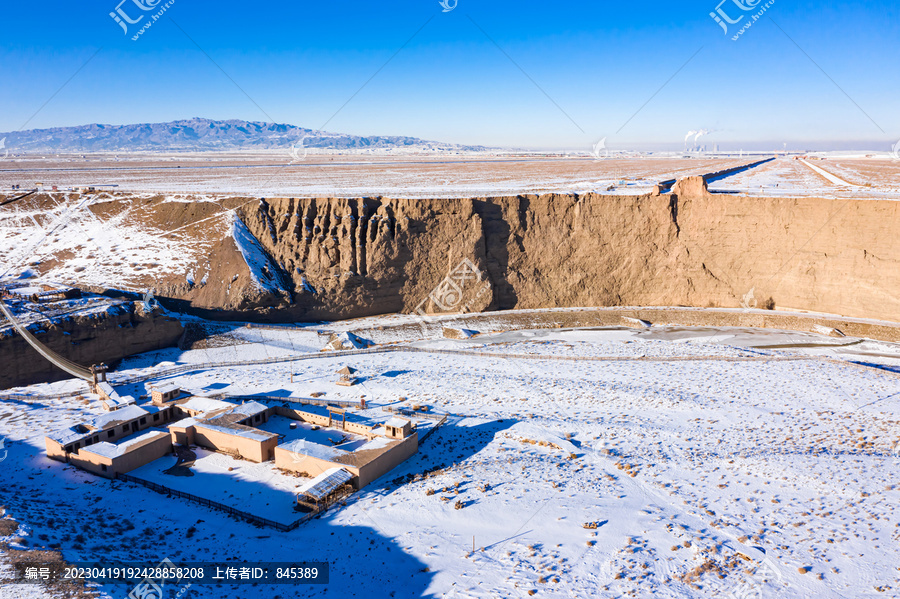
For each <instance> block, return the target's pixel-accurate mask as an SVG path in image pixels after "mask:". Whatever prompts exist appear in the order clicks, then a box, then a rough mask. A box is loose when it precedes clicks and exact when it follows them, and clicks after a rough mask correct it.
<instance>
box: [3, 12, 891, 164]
mask: <svg viewBox="0 0 900 599" xmlns="http://www.w3.org/2000/svg"><path fill="white" fill-rule="evenodd" d="M134 1H135V0H126V2H125V3H124V4H123V5H122V8H123V10H125V11H126V13H127V14H129V15H131V17H132V18H136V17H137V16H138V15H141V14H145V15H150V14H153V13H152V12H146V13H143V12H141V11H140V10H139V9H138V8H136V6H135V5H134V4H133V2H134ZM137 1H142V0H137ZM143 1H145V2H146V1H147V0H143ZM149 1H150V3H151V4H152V3H153V2H155V1H157V0H149ZM735 1H736V0H727V2H726V3H725V4H724V5H722V7H723V10H725V11H726V13H727V14H729V15H730V16H731V18H737V16H739V15H741V14H744V15H751V14H753V13H752V12H746V13H742V12H741V10H740V9H739V8H737V7H736V5H735V4H734V2H735ZM738 1H741V0H738ZM743 1H745V2H746V1H747V0H743ZM749 1H750V2H751V3H752V2H754V1H755V0H749ZM117 3H118V0H101V1H99V2H95V1H90V2H65V3H63V2H56V1H50V0H39V1H38V2H34V3H31V2H29V3H25V2H5V3H4V4H3V6H2V7H0V33H2V42H0V57H2V58H0V77H2V79H0V81H2V82H3V88H4V89H3V93H2V95H0V131H15V130H18V129H20V128H21V127H22V126H23V124H25V123H26V122H28V124H27V126H26V128H28V129H31V128H45V127H52V126H65V125H79V124H87V123H109V124H125V123H139V122H161V121H169V120H175V119H179V118H189V117H193V116H203V117H209V118H215V119H226V118H240V119H247V120H261V121H268V120H274V121H276V122H285V123H291V124H295V125H300V126H304V127H311V128H320V127H322V126H323V125H326V123H327V126H326V127H325V128H326V129H327V130H331V131H339V132H345V133H353V134H360V135H411V136H415V137H421V138H426V139H436V140H442V141H449V142H457V143H476V144H487V145H504V146H509V145H514V146H522V147H571V148H585V147H589V146H590V144H591V143H593V142H595V141H597V140H598V139H599V138H601V137H604V136H606V137H608V141H607V144H608V146H610V147H612V148H615V147H625V146H627V145H629V144H631V145H635V146H641V145H647V144H653V143H676V144H678V143H681V141H682V140H683V138H684V135H685V133H686V132H687V131H688V130H692V129H701V128H705V129H710V130H713V131H714V132H713V133H712V134H710V136H709V138H708V143H712V142H714V141H721V142H724V141H727V140H730V141H737V142H748V143H749V142H753V141H760V140H764V141H777V142H779V145H780V142H782V141H784V142H790V143H791V144H794V143H802V142H806V141H816V140H819V141H823V140H879V141H884V142H885V147H884V148H883V149H889V147H890V143H892V142H894V141H896V140H897V139H898V138H900V111H898V110H897V106H898V99H900V60H898V55H900V53H898V49H900V8H898V3H897V2H891V1H887V0H875V1H865V2H864V1H859V2H837V3H834V2H828V3H825V2H804V1H794V0H776V2H775V3H774V4H773V5H772V6H771V7H769V8H768V10H767V12H766V16H764V17H763V18H761V19H760V20H759V21H758V22H756V23H755V24H754V25H753V27H751V28H750V29H749V30H747V31H746V32H745V33H744V34H743V35H742V36H741V37H740V38H739V39H738V40H737V41H732V40H731V35H733V34H735V33H737V30H738V27H739V26H740V25H743V24H744V23H746V22H747V21H748V20H749V16H747V17H746V18H744V19H743V22H742V23H740V24H738V25H732V26H731V31H730V33H729V35H727V36H726V35H725V34H724V33H723V31H722V29H721V28H720V27H719V25H717V24H716V23H715V22H714V21H713V19H712V18H711V17H710V16H709V13H710V12H711V11H713V10H715V8H716V6H717V0H703V1H687V2H657V1H652V0H646V1H643V2H602V1H601V2H536V1H532V0H524V1H521V2H509V1H507V2H499V1H495V0H479V1H478V2H475V1H474V0H459V2H458V5H457V7H456V8H455V9H454V10H452V11H450V12H446V13H444V12H442V9H441V6H440V5H439V4H438V0H417V1H415V2H412V1H405V0H400V1H394V2H355V1H347V2H318V1H317V2H313V1H306V2H284V3H279V2H265V3H263V2H232V1H227V0H221V1H219V2H198V1H192V0H176V2H175V3H174V4H173V5H172V6H171V7H169V8H168V10H167V12H166V14H165V16H163V17H162V18H161V19H160V20H159V21H158V22H156V23H155V24H154V25H153V26H152V27H151V28H150V29H149V30H147V31H146V32H145V33H144V34H143V35H142V36H141V37H140V38H139V39H138V40H137V41H132V40H131V34H134V33H136V31H137V29H138V26H139V25H140V24H139V25H132V26H131V28H132V29H131V34H129V35H127V36H126V35H125V34H124V33H123V31H122V29H121V28H120V27H119V25H117V24H116V23H115V21H113V19H112V18H111V17H110V16H109V13H110V12H111V11H113V10H114V9H115V8H116V6H117ZM162 4H164V1H163V2H161V3H160V4H159V7H157V8H160V7H161V6H162ZM763 4H765V2H760V3H759V5H758V6H757V10H758V9H760V8H761V7H762V5H763ZM146 21H147V18H145V19H144V22H146ZM176 23H177V25H176ZM776 23H777V25H776ZM141 24H143V23H141ZM476 24H477V25H476ZM178 26H180V27H181V28H183V30H184V32H182V31H181V30H180V29H179V27H178ZM479 26H480V27H481V29H483V31H481V30H480V29H479ZM778 26H780V27H781V28H782V29H783V30H784V32H782V31H781V30H780V29H779V27H778ZM420 28H421V30H420ZM419 30H420V31H419ZM417 31H418V34H416V32H417ZM414 34H416V35H415V36H414V37H413V35H414ZM187 36H190V37H191V38H193V40H194V41H195V42H196V44H197V45H199V46H200V48H202V51H201V49H198V47H197V45H195V44H194V43H193V42H192V41H191V40H190V39H189V38H188V37H187ZM788 36H790V38H793V40H794V41H795V42H796V45H795V43H794V42H792V41H791V40H790V39H789V38H788ZM411 37H412V40H411V41H409V43H408V44H407V45H406V46H405V47H403V48H402V49H401V47H402V46H403V45H404V44H405V43H406V42H407V41H408V40H409V39H410V38H411ZM489 38H490V39H489ZM491 39H492V40H493V42H492V41H491ZM494 42H496V44H498V45H499V46H500V47H501V48H502V49H503V51H505V53H506V54H508V57H507V56H506V55H504V53H503V52H502V51H501V50H499V49H498V47H497V46H496V45H495V44H494ZM798 46H799V48H798ZM701 48H702V49H701ZM801 48H802V50H801ZM98 50H99V52H98ZM398 50H399V52H398ZM698 50H699V53H697V52H698ZM95 52H97V54H96V56H95V57H94V58H93V59H92V60H91V61H90V62H88V64H87V65H86V66H84V67H83V68H82V69H81V71H80V72H78V73H77V74H75V73H76V71H78V70H79V68H81V67H82V66H83V65H84V63H85V62H86V61H87V60H88V59H89V58H90V57H91V56H92V55H93V54H94V53H95ZM804 52H805V53H806V54H804ZM395 53H397V54H396V56H395V57H394V58H393V59H392V60H391V61H390V62H388V60H389V59H390V58H391V57H392V56H393V55H394V54H395ZM695 53H697V54H696V56H695V57H694V58H693V60H690V61H689V59H690V58H691V56H692V55H694V54H695ZM807 54H808V56H809V57H807ZM207 55H208V56H207ZM811 59H812V60H814V61H815V62H816V63H818V65H819V66H820V67H821V69H822V70H824V71H825V73H827V76H826V74H825V73H823V72H822V70H820V69H819V68H817V67H816V65H815V64H813V62H812V61H811ZM213 61H215V63H217V64H218V65H219V66H220V67H221V70H220V69H219V68H218V67H217V66H216V64H214V62H213ZM688 61H689V62H688ZM686 62H687V65H686V66H684V67H683V68H682V70H681V71H680V72H678V73H677V74H675V73H676V71H678V70H679V68H681V67H682V66H683V65H685V63H686ZM385 63H387V64H385ZM514 63H515V64H514ZM516 65H518V66H516ZM519 67H521V70H520V68H519ZM379 69H381V70H380V71H379ZM223 71H224V73H223ZM523 71H524V73H523ZM376 72H377V74H376ZM226 73H227V75H226ZM73 74H74V77H73ZM373 75H374V77H373ZM673 75H674V78H672V79H671V81H669V83H668V84H667V85H666V86H665V87H664V88H663V89H662V91H660V92H659V93H658V94H657V95H656V96H655V97H653V99H652V100H651V99H650V98H651V97H652V96H653V95H654V93H655V92H657V90H658V89H659V88H660V87H661V86H663V84H665V83H666V81H667V80H669V79H670V77H672V76H673ZM70 77H71V78H72V79H71V81H70V82H69V83H68V84H67V85H65V87H62V89H61V90H60V87H61V86H63V84H64V83H65V82H66V81H67V80H69V78H70ZM829 77H830V79H829ZM370 78H371V80H370ZM232 80H233V81H232ZM369 80H370V81H369ZM832 80H833V81H834V82H832ZM367 81H369V83H368V84H367V85H365V87H363V85H364V84H365V83H366V82H367ZM238 86H239V87H240V89H239V87H238ZM838 86H839V87H840V88H841V89H843V90H844V92H846V94H847V95H845V94H844V92H842V91H841V89H839V88H838ZM360 88H362V89H361V90H360ZM241 89H243V90H244V91H243V92H242V91H241ZM58 90H59V91H58ZM541 90H543V91H541ZM57 91H58V93H56V92H57ZM244 92H246V94H245V93H244ZM357 92H358V93H357ZM544 92H546V95H545V93H544ZM54 93H56V95H55V96H54ZM354 94H356V95H355V97H354ZM848 95H849V98H848ZM52 96H53V97H52ZM248 96H249V98H248ZM548 96H549V98H548ZM51 97H52V99H50V98H51ZM351 97H352V99H351ZM48 99H50V100H49V102H48ZM251 99H252V100H251ZM851 99H852V100H851ZM348 100H349V102H348ZM648 100H650V101H649V102H648ZM45 102H46V106H44V107H43V108H41V106H42V105H44V103H45ZM854 102H855V104H854ZM345 103H346V105H345ZM645 103H647V104H646V106H644V108H643V109H641V107H642V106H643V105H644V104H645ZM857 105H858V106H857ZM342 106H343V108H342ZM39 109H40V111H39V112H37V114H36V116H34V117H33V118H31V117H32V115H33V114H34V113H35V112H36V111H38V110H39ZM639 109H641V110H640V111H639ZM336 112H337V114H336V115H335V113H336ZM864 112H865V113H867V114H868V117H867V116H866V114H864ZM635 113H637V114H636V115H635ZM869 117H871V119H870V118H869ZM30 118H31V120H30V121H29V119H30ZM629 119H631V120H630V121H629ZM873 121H874V123H873ZM626 122H627V124H626Z"/></svg>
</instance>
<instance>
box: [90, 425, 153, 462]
mask: <svg viewBox="0 0 900 599" xmlns="http://www.w3.org/2000/svg"><path fill="white" fill-rule="evenodd" d="M168 436H169V434H168V433H165V432H163V431H161V430H151V431H147V432H144V433H141V434H140V435H137V436H135V437H131V438H128V439H125V440H124V441H122V442H121V443H118V444H115V445H114V444H112V443H107V442H106V441H102V442H100V443H95V444H93V445H89V446H88V447H84V448H82V449H81V451H84V452H87V453H93V454H95V455H99V456H103V457H105V458H110V459H112V458H117V457H119V456H122V455H125V454H126V453H128V452H129V451H131V450H133V449H136V448H137V446H139V445H142V444H143V443H144V442H146V441H153V440H156V439H158V438H160V437H168Z"/></svg>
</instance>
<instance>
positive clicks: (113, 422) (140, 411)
mask: <svg viewBox="0 0 900 599" xmlns="http://www.w3.org/2000/svg"><path fill="white" fill-rule="evenodd" d="M147 414H148V412H147V410H145V409H144V408H142V407H140V406H134V405H131V406H125V407H124V408H120V409H118V410H116V411H115V412H110V413H109V414H104V415H103V416H98V417H97V418H94V420H93V421H92V422H90V423H88V426H93V427H94V428H95V429H97V430H106V429H109V428H113V427H114V426H117V425H119V424H121V423H123V422H128V421H130V420H135V419H136V418H140V417H141V416H146V415H147Z"/></svg>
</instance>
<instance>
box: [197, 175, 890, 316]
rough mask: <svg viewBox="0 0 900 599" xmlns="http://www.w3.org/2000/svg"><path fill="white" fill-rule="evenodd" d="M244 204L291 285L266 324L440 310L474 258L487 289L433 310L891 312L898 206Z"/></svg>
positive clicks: (586, 199) (708, 198)
mask: <svg viewBox="0 0 900 599" xmlns="http://www.w3.org/2000/svg"><path fill="white" fill-rule="evenodd" d="M239 214H240V216H241V218H242V219H243V221H244V222H245V223H246V225H247V227H248V229H249V230H250V232H252V234H253V235H254V236H255V237H256V239H258V240H259V242H260V244H261V246H262V247H263V248H264V249H265V251H266V252H267V253H268V254H269V256H271V258H272V260H273V263H275V264H277V265H278V268H279V269H280V271H281V272H280V273H278V274H279V276H280V277H281V278H282V280H284V281H290V289H289V291H290V292H291V296H292V297H291V300H290V301H281V300H280V301H277V302H275V303H273V300H274V299H275V298H273V297H271V294H268V295H269V297H266V295H267V294H260V297H259V299H258V300H257V301H258V302H259V303H258V304H257V305H259V306H261V307H263V308H265V311H264V312H265V316H266V317H269V318H276V319H298V320H299V319H321V318H348V317H357V316H364V315H371V314H380V313H387V312H411V311H414V310H415V309H416V308H417V307H420V308H422V309H425V310H429V311H431V310H433V311H441V309H440V308H439V307H436V306H435V304H434V303H433V302H430V301H427V300H428V298H429V294H432V297H439V296H440V293H438V294H436V295H435V294H433V292H434V291H435V290H436V289H437V290H440V289H442V282H443V283H445V284H444V285H443V287H446V282H447V281H448V279H447V278H445V277H448V275H451V273H453V272H454V270H455V269H457V268H458V267H459V265H460V264H461V263H463V261H465V260H468V261H469V263H470V264H471V265H474V267H475V268H477V269H478V270H479V271H480V273H481V274H482V276H483V277H484V281H486V282H487V283H489V290H488V292H484V290H481V287H480V284H481V283H480V282H478V281H477V280H473V279H471V278H470V280H468V281H466V285H461V286H460V287H461V288H462V297H461V298H460V299H459V301H455V300H456V298H455V297H454V298H452V300H454V301H451V302H448V301H443V302H441V303H442V305H448V304H452V306H451V307H454V308H456V309H460V308H467V309H469V310H472V311H476V310H481V309H510V308H544V307H566V306H616V305H630V306H641V305H645V306H658V305H675V306H678V305H684V306H700V307H706V306H719V307H740V306H741V305H742V304H743V305H749V306H750V307H756V306H759V307H762V306H763V305H764V304H765V303H766V302H767V301H768V300H770V299H771V300H774V304H775V305H776V306H779V307H788V308H797V309H806V310H816V311H823V312H830V313H838V314H844V315H847V316H855V317H864V318H879V319H886V320H894V321H896V320H900V268H898V267H900V244H897V243H896V242H895V240H894V236H895V235H896V231H898V230H900V229H898V226H900V202H895V201H872V200H866V201H856V200H843V201H841V200H823V199H814V198H802V199H798V198H754V197H742V196H731V195H709V194H707V193H705V192H704V191H703V190H692V189H688V188H686V189H684V190H683V191H682V193H681V196H680V197H679V195H676V194H667V195H661V196H640V197H633V196H600V195H593V194H587V195H582V196H578V195H543V196H517V197H499V198H476V199H461V200H398V199H382V198H379V199H371V198H367V199H302V200H301V199H267V200H264V201H260V202H258V204H256V205H254V206H250V207H245V208H244V209H242V210H241V211H239ZM892 231H893V233H892ZM449 279H450V283H451V284H452V283H453V280H455V277H453V276H450V277H449ZM476 290H481V293H480V294H476V293H475V291H476ZM423 300H426V301H425V304H422V302H423ZM241 302H242V305H244V306H245V307H249V306H251V305H252V304H253V302H252V301H248V300H247V298H246V297H243V298H241ZM275 306H277V308H276V309H274V310H273V309H272V308H273V307H275ZM196 307H201V308H212V307H217V308H225V309H233V308H236V307H237V305H228V304H227V303H226V304H225V305H223V304H218V305H216V306H212V305H208V306H203V305H197V306H196ZM261 315H262V314H261Z"/></svg>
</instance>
